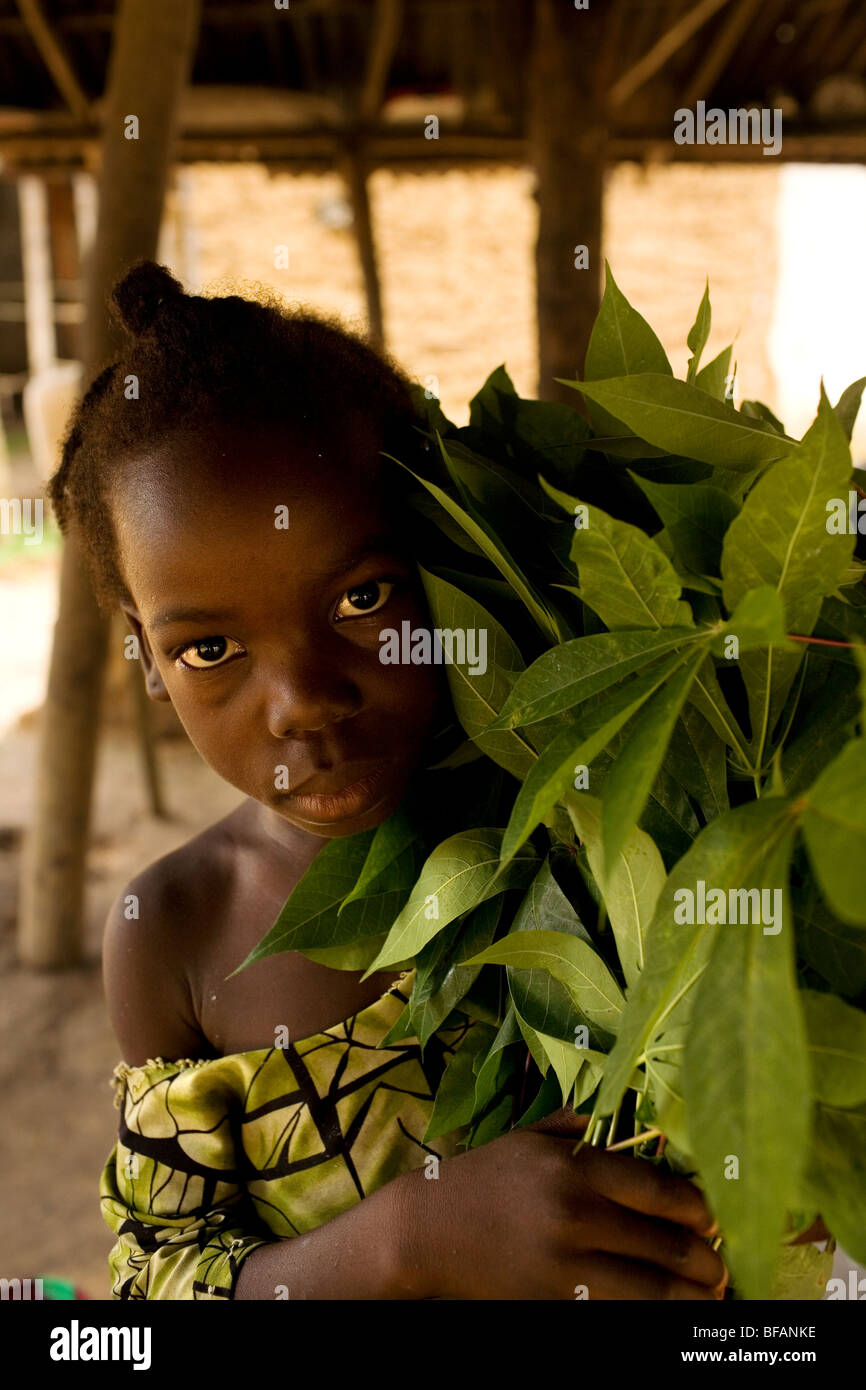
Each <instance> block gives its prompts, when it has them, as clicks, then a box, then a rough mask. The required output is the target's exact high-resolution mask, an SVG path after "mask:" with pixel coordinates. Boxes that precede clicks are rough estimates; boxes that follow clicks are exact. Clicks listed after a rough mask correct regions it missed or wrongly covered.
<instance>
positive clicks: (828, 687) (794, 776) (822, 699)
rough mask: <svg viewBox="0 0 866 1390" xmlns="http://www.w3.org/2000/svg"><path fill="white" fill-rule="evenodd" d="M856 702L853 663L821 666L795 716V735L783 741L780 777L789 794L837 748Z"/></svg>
mask: <svg viewBox="0 0 866 1390" xmlns="http://www.w3.org/2000/svg"><path fill="white" fill-rule="evenodd" d="M810 655H811V653H810ZM858 703H859V702H858V695H857V674H856V671H855V670H854V669H853V667H851V666H843V665H837V666H835V667H834V669H833V671H832V675H831V674H830V673H829V672H828V671H827V669H826V667H824V668H823V674H822V683H821V686H820V688H819V690H818V692H817V694H816V696H815V697H814V698H813V699H812V700H811V702H810V703H809V704H808V706H807V707H806V708H805V709H804V710H803V711H802V717H800V718H798V721H797V725H796V737H795V738H793V739H792V740H791V741H790V742H789V743H786V745H785V749H784V751H783V753H782V777H783V779H784V782H785V787H786V789H787V791H788V794H789V796H798V795H799V794H800V792H802V791H805V790H806V789H807V788H808V787H809V786H810V785H811V783H812V782H814V781H815V780H816V778H817V777H818V776H819V774H820V773H821V772H823V770H824V768H825V767H826V766H827V764H828V763H829V762H831V761H832V759H833V758H835V756H836V754H837V753H839V752H841V750H842V748H843V747H844V746H845V744H846V743H847V741H848V738H849V736H850V732H851V728H850V726H851V725H852V724H853V721H854V719H855V718H856V715H857V710H858Z"/></svg>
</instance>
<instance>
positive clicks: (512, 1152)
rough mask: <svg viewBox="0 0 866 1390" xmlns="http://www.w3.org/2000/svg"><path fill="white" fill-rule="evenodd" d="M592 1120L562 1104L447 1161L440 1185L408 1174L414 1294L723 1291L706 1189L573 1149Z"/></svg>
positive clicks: (634, 1295)
mask: <svg viewBox="0 0 866 1390" xmlns="http://www.w3.org/2000/svg"><path fill="white" fill-rule="evenodd" d="M587 1123H588V1117H587V1116H585V1115H577V1114H575V1112H574V1111H573V1110H570V1109H566V1110H558V1111H556V1113H555V1114H553V1115H550V1116H548V1118H547V1119H545V1120H541V1121H539V1123H537V1124H534V1125H528V1126H527V1127H526V1128H525V1129H519V1130H515V1131H513V1132H512V1133H510V1134H506V1135H503V1136H502V1137H501V1138H500V1139H495V1140H493V1141H492V1142H491V1143H489V1144H485V1145H482V1146H481V1147H480V1148H477V1149H470V1150H469V1151H468V1152H467V1153H464V1154H460V1155H459V1156H458V1157H456V1158H451V1159H445V1160H443V1161H442V1163H441V1165H440V1167H439V1177H438V1179H436V1180H435V1181H434V1180H427V1179H425V1177H424V1174H423V1172H422V1171H421V1170H418V1171H416V1172H413V1173H410V1174H406V1175H405V1177H404V1178H402V1179H398V1180H397V1182H396V1183H395V1184H394V1186H395V1187H396V1188H399V1189H400V1197H399V1202H400V1228H401V1232H402V1237H401V1248H400V1270H401V1282H402V1284H403V1287H404V1288H405V1290H406V1292H405V1293H404V1294H403V1297H416V1298H437V1297H440V1298H443V1297H444V1298H459V1299H543V1298H556V1299H559V1298H587V1297H588V1298H605V1299H656V1298H659V1299H710V1300H712V1299H717V1298H723V1297H724V1290H725V1287H726V1285H727V1281H728V1274H727V1270H726V1268H725V1265H724V1263H723V1262H722V1260H721V1258H720V1256H719V1255H718V1254H716V1253H715V1252H714V1251H713V1250H712V1249H711V1248H710V1246H709V1245H707V1244H706V1243H705V1241H704V1240H702V1239H701V1236H707V1235H709V1234H710V1233H711V1228H712V1227H713V1218H712V1215H711V1213H710V1211H709V1209H708V1207H707V1205H706V1203H705V1201H704V1198H703V1196H702V1194H701V1193H700V1192H699V1191H698V1189H697V1187H695V1186H694V1184H693V1183H691V1182H689V1181H688V1180H687V1179H686V1178H682V1177H679V1176H677V1175H676V1174H672V1173H666V1172H663V1171H662V1170H661V1169H660V1168H657V1167H656V1166H655V1165H653V1164H651V1163H647V1162H646V1161H645V1160H643V1159H640V1158H635V1157H633V1156H631V1155H626V1154H623V1153H611V1154H608V1153H605V1152H604V1150H599V1149H594V1148H591V1147H590V1146H589V1145H586V1146H584V1147H583V1148H582V1149H581V1150H580V1151H579V1153H578V1154H577V1155H576V1156H573V1155H572V1149H573V1148H574V1145H575V1143H576V1142H577V1140H578V1138H579V1137H580V1135H581V1134H582V1132H583V1131H584V1129H585V1128H586V1125H587ZM401 1184H402V1186H401ZM395 1195H396V1194H395ZM397 1296H398V1297H399V1296H400V1295H399V1294H398V1295H397Z"/></svg>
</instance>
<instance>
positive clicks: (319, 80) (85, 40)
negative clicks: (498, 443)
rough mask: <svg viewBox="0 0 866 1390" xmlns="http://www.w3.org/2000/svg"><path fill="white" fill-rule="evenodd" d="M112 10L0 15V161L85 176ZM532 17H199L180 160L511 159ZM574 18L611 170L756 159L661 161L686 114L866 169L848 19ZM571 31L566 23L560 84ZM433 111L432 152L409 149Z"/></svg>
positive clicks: (207, 9)
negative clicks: (751, 121)
mask: <svg viewBox="0 0 866 1390" xmlns="http://www.w3.org/2000/svg"><path fill="white" fill-rule="evenodd" d="M278 2H279V0H278ZM158 3H171V0H154V4H155V5H156V4H158ZM557 3H558V4H563V5H565V4H566V0H557ZM596 7H598V9H596ZM116 8H117V7H116V5H115V4H113V3H111V0H0V93H2V106H0V154H2V155H4V156H5V157H6V159H7V160H9V161H11V162H12V163H13V165H14V164H15V163H19V162H27V163H34V162H37V163H38V162H47V163H68V162H72V163H78V162H80V161H81V159H82V158H85V159H86V157H87V148H88V144H91V145H92V143H93V141H94V140H95V139H96V138H97V137H98V129H99V114H100V99H101V96H102V93H103V90H104V87H105V81H106V69H107V63H108V57H109V52H110V47H111V32H112V24H113V22H114V15H115V10H116ZM533 9H534V4H533V0H290V4H289V7H288V8H287V9H278V8H277V7H276V4H275V3H274V0H203V5H202V24H201V32H200V36H199V42H198V48H197V52H196V58H195V66H194V71H193V77H192V87H191V90H190V92H189V93H188V98H187V100H186V102H185V105H184V110H183V113H182V139H181V141H180V145H179V151H178V153H179V157H180V158H181V159H191V158H261V159H264V160H266V161H269V162H279V163H282V162H285V161H291V162H293V161H297V160H300V161H302V162H303V163H313V164H315V163H318V162H322V161H326V162H330V161H331V159H332V158H333V155H334V151H335V148H337V147H338V145H339V142H340V139H341V138H342V136H343V135H345V133H346V132H347V131H349V130H355V131H356V132H360V133H361V135H362V137H363V139H364V143H365V149H366V152H367V154H368V155H369V157H370V158H371V159H372V160H373V161H380V160H384V161H391V160H400V159H412V158H419V157H420V158H422V159H430V158H438V159H446V160H452V159H461V158H480V157H482V158H483V157H488V158H494V159H499V158H515V159H522V158H523V157H524V156H525V142H526V131H527V88H528V81H527V78H528V67H529V53H530V49H531V42H532V30H533ZM593 12H594V14H593ZM589 13H590V14H593V22H595V23H601V22H603V23H604V25H605V28H606V36H605V42H606V45H607V51H608V57H609V71H610V75H611V87H610V96H611V104H610V110H609V121H610V131H611V134H612V137H613V140H612V145H611V153H612V155H613V157H623V156H631V155H636V156H638V157H640V156H644V155H647V154H649V155H653V154H655V155H657V156H661V157H672V158H708V157H715V158H719V157H722V158H729V159H730V158H754V157H755V154H756V153H757V154H758V155H759V154H760V151H757V152H756V151H755V150H754V149H752V150H749V149H748V147H746V148H744V147H739V148H738V147H735V146H731V147H727V148H726V149H725V148H722V149H720V148H719V147H715V148H713V147H703V148H702V149H696V148H695V147H688V146H683V147H678V148H677V147H674V146H673V145H672V140H671V130H672V120H673V112H674V110H675V109H676V108H677V107H679V106H683V105H694V103H695V102H696V101H697V100H698V99H702V100H705V101H706V102H707V103H708V104H709V105H716V106H721V107H723V108H728V107H732V106H742V105H746V104H758V105H761V106H771V107H781V109H782V110H783V111H784V115H785V136H786V139H785V147H784V149H783V154H784V155H787V156H789V157H795V158H823V159H845V158H852V159H861V158H866V80H864V74H866V5H864V4H863V0H591V8H590V11H589ZM587 22H589V16H588V14H584V13H581V12H579V11H575V13H574V23H573V37H574V46H575V53H574V71H575V81H580V80H581V79H580V74H581V25H582V24H584V23H587ZM431 111H432V112H434V113H435V114H437V115H438V116H439V117H440V121H441V138H440V139H439V140H438V141H427V142H426V143H425V144H424V145H422V146H420V147H419V129H420V127H421V125H422V123H423V119H424V115H425V114H427V113H428V112H431Z"/></svg>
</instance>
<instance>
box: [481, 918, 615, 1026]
mask: <svg viewBox="0 0 866 1390" xmlns="http://www.w3.org/2000/svg"><path fill="white" fill-rule="evenodd" d="M469 964H472V965H488V964H489V965H510V966H513V967H514V968H515V969H516V970H548V971H549V972H550V974H551V975H552V976H553V977H554V979H555V980H560V981H561V982H562V983H563V984H564V985H565V987H566V989H567V990H568V992H569V994H570V995H571V998H572V999H573V1001H574V1003H575V1005H576V1007H577V1008H578V1009H579V1011H580V1013H581V1014H583V1015H584V1017H586V1018H588V1019H589V1020H590V1022H591V1023H593V1024H595V1025H597V1026H598V1027H599V1028H602V1029H604V1030H605V1031H606V1032H608V1033H615V1032H616V1029H617V1024H618V1022H619V1016H620V1013H621V1011H622V1007H623V1002H624V1001H623V997H622V991H621V990H620V988H619V985H618V984H617V983H616V980H615V979H614V978H613V976H612V975H611V973H610V971H609V970H608V968H607V966H606V965H605V963H604V961H603V960H602V958H601V956H600V955H598V953H597V952H596V951H595V950H594V949H593V947H592V946H589V945H587V943H586V942H585V941H583V940H581V938H580V937H578V936H570V935H568V934H566V933H565V932H558V931H522V932H509V934H508V936H504V937H502V939H501V940H500V941H495V942H494V943H493V945H492V946H488V947H487V949H486V950H485V951H482V952H481V954H480V955H478V956H474V957H473V959H472V961H471V962H469Z"/></svg>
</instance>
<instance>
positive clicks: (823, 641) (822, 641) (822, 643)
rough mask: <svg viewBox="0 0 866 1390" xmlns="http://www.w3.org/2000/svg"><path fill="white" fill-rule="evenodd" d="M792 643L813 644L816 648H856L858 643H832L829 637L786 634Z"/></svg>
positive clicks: (795, 633)
mask: <svg viewBox="0 0 866 1390" xmlns="http://www.w3.org/2000/svg"><path fill="white" fill-rule="evenodd" d="M785 635H786V636H787V638H788V640H789V641H790V642H812V643H814V645H815V646H816V647H856V646H858V645H859V644H858V643H857V642H832V641H831V640H830V638H829V637H801V636H800V634H799V633H797V632H788V633H786V634H785Z"/></svg>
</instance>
